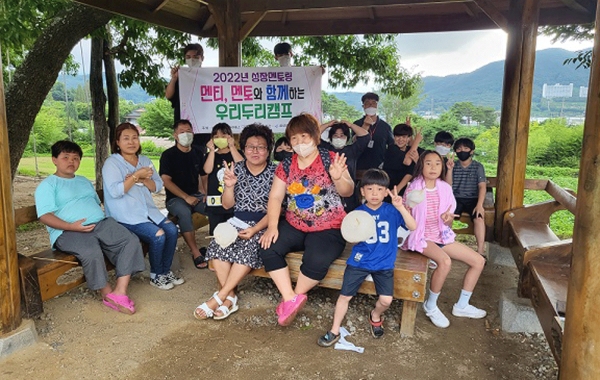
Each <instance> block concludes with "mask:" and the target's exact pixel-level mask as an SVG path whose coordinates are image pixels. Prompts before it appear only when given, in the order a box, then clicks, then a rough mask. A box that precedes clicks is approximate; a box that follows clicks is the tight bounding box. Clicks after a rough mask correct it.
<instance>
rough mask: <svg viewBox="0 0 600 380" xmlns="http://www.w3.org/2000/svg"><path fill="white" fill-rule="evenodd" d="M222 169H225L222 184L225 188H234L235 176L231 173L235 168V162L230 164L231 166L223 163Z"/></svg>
mask: <svg viewBox="0 0 600 380" xmlns="http://www.w3.org/2000/svg"><path fill="white" fill-rule="evenodd" d="M223 167H224V168H225V171H224V172H223V184H224V185H225V187H226V188H229V187H234V186H235V184H236V183H237V176H236V175H235V172H234V171H233V169H234V168H235V162H232V163H231V166H228V165H227V162H226V161H223Z"/></svg>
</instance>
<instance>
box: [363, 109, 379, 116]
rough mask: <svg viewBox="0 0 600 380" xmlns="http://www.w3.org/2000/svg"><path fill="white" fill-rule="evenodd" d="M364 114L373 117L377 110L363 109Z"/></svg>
mask: <svg viewBox="0 0 600 380" xmlns="http://www.w3.org/2000/svg"><path fill="white" fill-rule="evenodd" d="M365 114H367V115H368V116H375V115H376V114H377V108H375V107H369V108H365Z"/></svg>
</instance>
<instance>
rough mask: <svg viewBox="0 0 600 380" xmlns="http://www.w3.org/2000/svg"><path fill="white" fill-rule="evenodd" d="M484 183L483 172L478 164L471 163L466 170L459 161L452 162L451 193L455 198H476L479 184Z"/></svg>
mask: <svg viewBox="0 0 600 380" xmlns="http://www.w3.org/2000/svg"><path fill="white" fill-rule="evenodd" d="M485 181H486V179H485V170H484V169H483V165H481V163H480V162H477V161H472V162H471V164H470V165H469V166H467V167H466V168H465V167H463V166H462V165H461V163H460V161H455V162H454V170H453V171H452V191H453V192H454V197H455V198H477V197H478V196H479V184H480V183H481V182H485Z"/></svg>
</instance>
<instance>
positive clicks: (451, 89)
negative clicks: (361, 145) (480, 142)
mask: <svg viewBox="0 0 600 380" xmlns="http://www.w3.org/2000/svg"><path fill="white" fill-rule="evenodd" d="M574 56H575V53H574V52H572V51H568V50H564V49H546V50H540V51H538V52H537V53H536V60H535V72H534V78H533V96H532V116H536V115H539V116H541V115H542V114H543V113H545V112H546V111H547V109H548V108H551V109H552V111H555V112H556V108H557V107H558V108H561V107H564V109H565V113H583V111H584V109H585V102H586V98H585V97H584V98H580V97H579V86H585V87H587V86H588V82H589V75H590V70H589V69H584V68H579V69H575V67H576V65H572V64H570V65H563V62H564V61H565V60H566V59H568V58H571V57H574ZM503 77H504V61H497V62H492V63H489V64H487V65H485V66H483V67H480V68H479V69H477V70H475V71H473V72H470V73H465V74H457V75H448V76H445V77H434V76H430V77H424V78H423V85H424V86H423V94H424V95H425V96H424V100H423V101H422V102H421V104H419V106H418V107H417V109H416V110H415V111H416V112H417V113H424V112H426V111H431V110H432V108H433V110H434V113H441V112H444V111H445V110H447V109H449V108H450V107H451V106H452V105H453V104H454V103H457V102H472V103H474V104H476V105H481V106H488V107H492V108H494V109H496V110H500V108H501V103H502V83H503ZM544 83H546V84H548V85H550V86H551V85H554V84H557V83H560V84H562V85H568V84H569V83H573V97H572V98H566V99H565V100H564V102H565V104H566V105H564V106H563V105H561V104H562V99H554V100H552V101H550V105H548V100H547V99H542V87H543V85H544ZM333 94H334V95H335V96H337V97H338V98H340V99H342V100H345V101H346V102H347V103H348V104H351V105H353V106H355V107H357V108H358V109H361V110H362V107H361V104H360V97H361V96H362V93H358V92H345V93H343V92H334V93H333ZM567 111H570V112H567Z"/></svg>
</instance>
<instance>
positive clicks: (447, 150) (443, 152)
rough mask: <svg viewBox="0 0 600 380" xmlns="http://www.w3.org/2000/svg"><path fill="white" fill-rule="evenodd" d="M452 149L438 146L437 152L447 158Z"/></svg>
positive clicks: (436, 147)
mask: <svg viewBox="0 0 600 380" xmlns="http://www.w3.org/2000/svg"><path fill="white" fill-rule="evenodd" d="M450 150H451V148H448V147H447V146H443V145H436V146H435V151H436V152H438V153H439V154H440V156H442V157H445V156H446V155H447V154H448V153H450Z"/></svg>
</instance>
